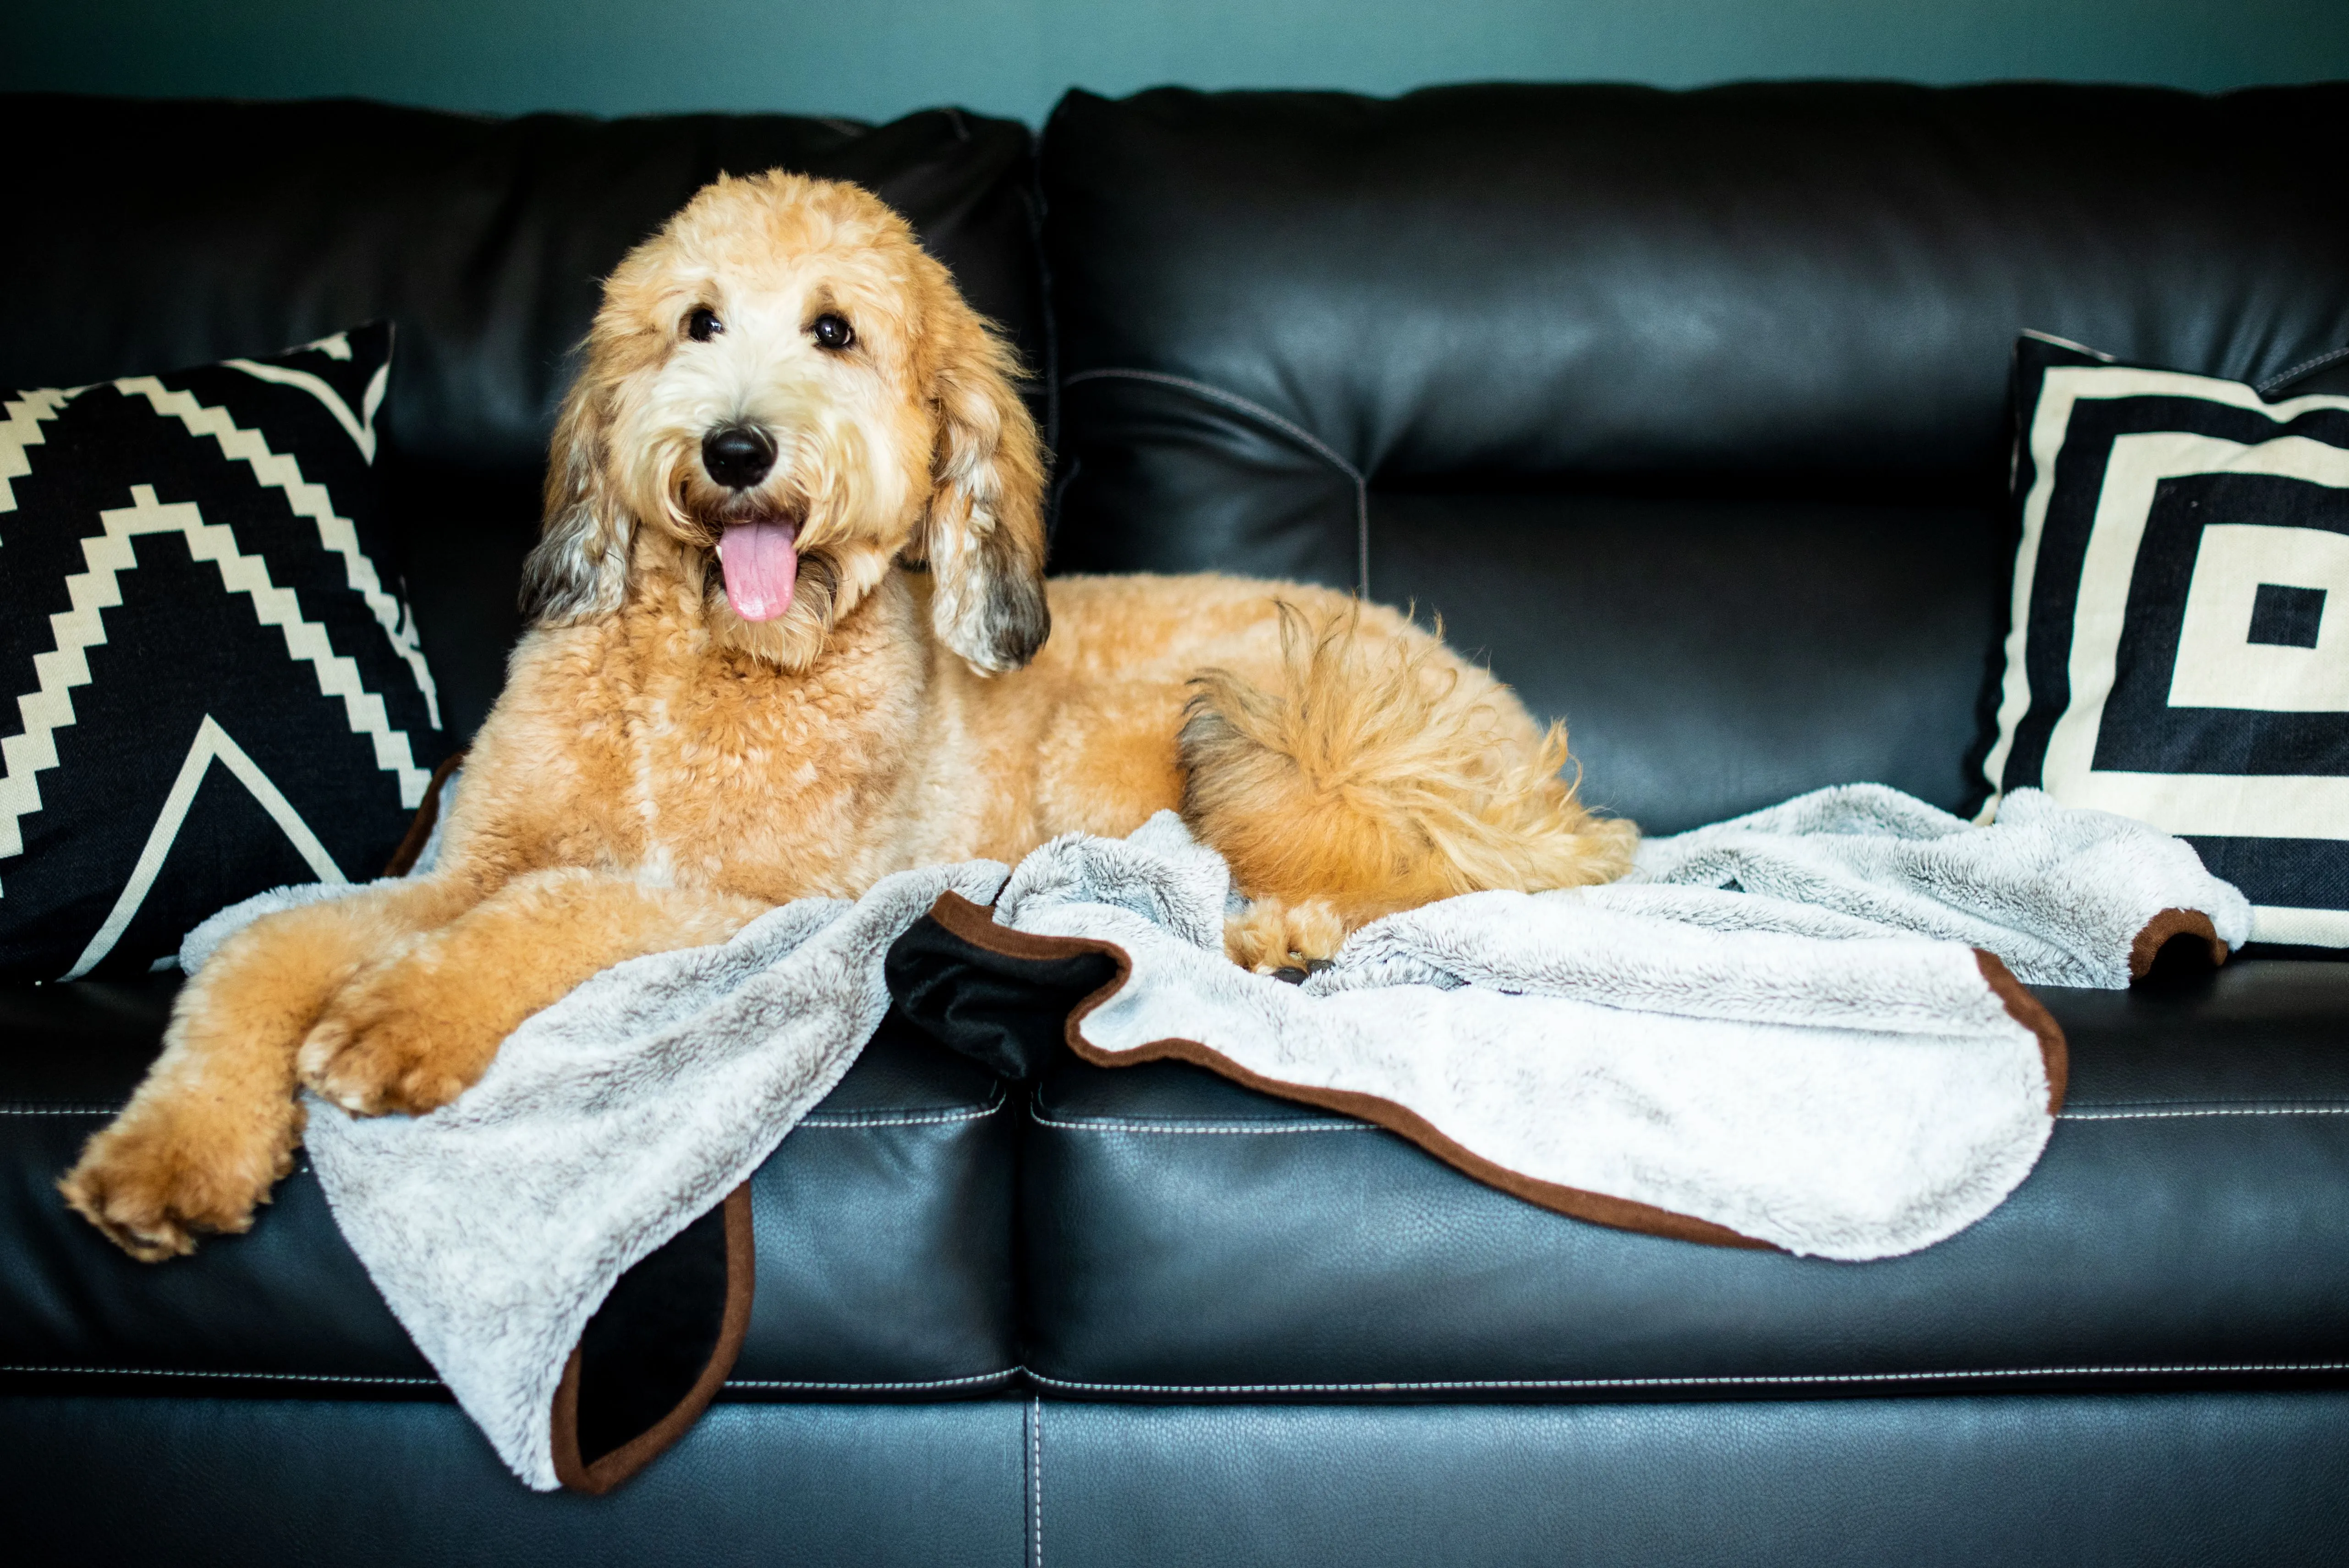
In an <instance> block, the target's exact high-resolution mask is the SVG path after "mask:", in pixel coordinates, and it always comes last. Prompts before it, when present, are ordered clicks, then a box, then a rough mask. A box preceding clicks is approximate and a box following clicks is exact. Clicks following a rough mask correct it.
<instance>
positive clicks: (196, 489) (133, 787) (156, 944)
mask: <svg viewBox="0 0 2349 1568" xmlns="http://www.w3.org/2000/svg"><path fill="white" fill-rule="evenodd" d="M391 336H392V335H391V328H390V327H389V326H388V325H373V326H367V327H360V328H357V329H355V330H353V331H350V332H347V333H340V334H337V335H335V336H333V337H329V338H325V339H322V340H320V341H319V342H317V343H314V344H311V345H309V346H306V347H304V348H300V349H295V350H293V351H291V352H288V353H286V354H283V355H280V356H277V357H275V358H273V359H264V360H248V359H232V360H228V361H226V362H224V363H222V364H219V365H212V366H203V367H202V368H200V369H194V370H185V371H181V372H178V373H177V374H173V375H168V376H142V377H128V378H125V379H123V380H120V381H115V382H110V383H107V384H103V385H99V386H94V387H76V388H73V389H70V390H42V391H31V392H20V393H16V394H15V395H13V396H8V397H5V398H0V763H5V771H0V976H5V977H7V978H11V979H19V980H22V979H55V978H59V977H72V976H78V975H87V974H90V973H93V972H98V973H106V972H109V971H121V970H142V969H146V968H148V967H150V966H151V965H156V964H157V963H158V962H159V961H160V960H164V959H166V958H167V957H168V955H169V954H172V953H174V952H176V951H177V949H178V946H179V942H180V938H181V934H183V933H185V932H186V931H187V930H188V929H189V927H191V926H192V925H193V924H195V923H197V922H198V921H201V920H202V919H203V918H204V917H205V916H206V915H209V914H211V913H212V912H213V911H215V910H217V909H219V908H221V907H222V906H223V905H225V904H228V903H233V902H235V901H236V900H238V899H242V898H245V897H248V896H250V895H251V894H253V893H254V892H260V891H262V890H263V889H265V888H268V887H272V886H275V885H278V884H280V883H285V882H316V881H321V880H323V881H326V882H343V881H348V880H356V879H363V878H366V877H370V876H373V875H375V874H377V872H378V871H380V869H381V868H382V866H383V863H384V861H385V860H386V858H387V857H388V856H389V854H390V853H391V851H393V850H394V849H395V848H396V847H397V846H398V842H399V840H400V835H401V834H402V832H403V831H405V830H406V828H407V826H408V823H409V817H410V814H411V813H412V812H413V811H414V810H415V809H416V807H417V805H418V803H419V801H421V800H422V799H423V798H424V793H425V789H426V786H427V785H428V783H429V781H430V779H431V771H432V768H433V765H434V764H435V763H436V762H437V761H439V760H440V751H441V749H442V745H441V738H440V703H439V698H438V696H436V694H435V693H434V690H433V686H432V675H431V671H430V669H429V667H428V666H427V665H426V664H425V662H424V654H423V650H422V649H421V647H420V646H419V644H418V639H417V634H416V623H415V618H414V616H413V615H412V614H410V613H409V609H408V606H407V605H406V603H403V602H402V600H401V598H400V596H399V593H398V584H397V583H396V582H389V581H387V580H386V577H385V573H384V572H383V570H382V569H381V568H380V566H379V565H378V562H381V561H382V560H383V559H384V556H383V553H382V551H381V548H380V545H381V541H380V538H379V536H378V530H379V528H380V526H381V519H380V517H379V515H378V513H379V511H380V501H379V487H378V481H377V474H376V464H375V459H376V456H377V438H376V415H377V412H378V409H379V408H380V407H382V404H383V397H384V389H385V387H386V385H387V381H388V377H389V374H390V370H391Z"/></svg>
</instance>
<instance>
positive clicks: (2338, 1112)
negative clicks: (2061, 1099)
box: [2055, 1105, 2349, 1121]
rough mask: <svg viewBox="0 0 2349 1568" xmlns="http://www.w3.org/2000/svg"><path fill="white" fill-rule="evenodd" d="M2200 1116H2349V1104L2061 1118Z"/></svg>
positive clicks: (2086, 1113) (2066, 1117) (2100, 1113)
mask: <svg viewBox="0 0 2349 1568" xmlns="http://www.w3.org/2000/svg"><path fill="white" fill-rule="evenodd" d="M2198 1116H2349V1105H2297V1106H2240V1107H2217V1108H2212V1109H2204V1110H2087V1111H2071V1110H2067V1111H2064V1112H2063V1113H2062V1114H2060V1115H2058V1116H2057V1117H2056V1118H2055V1119H2056V1120H2058V1121H2172V1120H2179V1119H2187V1118H2191V1117H2198Z"/></svg>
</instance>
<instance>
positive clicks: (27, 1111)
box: [0, 1105, 122, 1116]
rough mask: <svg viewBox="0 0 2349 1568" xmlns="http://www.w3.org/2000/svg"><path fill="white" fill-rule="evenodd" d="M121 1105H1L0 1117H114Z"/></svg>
mask: <svg viewBox="0 0 2349 1568" xmlns="http://www.w3.org/2000/svg"><path fill="white" fill-rule="evenodd" d="M120 1109H122V1108H121V1107H120V1106H119V1105H0V1116H112V1115H114V1114H115V1113H116V1112H118V1111H119V1110H120Z"/></svg>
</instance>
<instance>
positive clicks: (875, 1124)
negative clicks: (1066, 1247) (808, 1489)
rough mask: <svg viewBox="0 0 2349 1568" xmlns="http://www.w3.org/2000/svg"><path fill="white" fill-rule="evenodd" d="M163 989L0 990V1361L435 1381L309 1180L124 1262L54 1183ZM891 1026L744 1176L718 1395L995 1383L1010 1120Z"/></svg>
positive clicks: (70, 1371)
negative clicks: (231, 1219)
mask: <svg viewBox="0 0 2349 1568" xmlns="http://www.w3.org/2000/svg"><path fill="white" fill-rule="evenodd" d="M176 978H177V977H176V976H172V977H170V978H168V979H167V978H163V977H158V978H156V979H154V980H151V981H148V982H144V983H140V984H124V985H103V984H94V983H90V982H81V983H77V984H74V985H45V986H39V987H28V988H13V989H8V990H5V991H0V1370H5V1376H6V1377H7V1378H8V1379H9V1380H12V1381H15V1382H18V1383H23V1382H26V1381H27V1380H29V1381H31V1382H33V1383H35V1384H36V1385H37V1386H40V1387H52V1386H58V1385H69V1386H73V1387H99V1388H109V1389H115V1390H122V1391H128V1390H129V1389H130V1388H132V1387H137V1386H140V1385H142V1384H153V1385H159V1386H161V1387H167V1388H178V1389H179V1390H180V1391H182V1392H188V1391H192V1388H191V1387H190V1386H191V1385H192V1386H194V1387H202V1388H204V1389H208V1390H212V1391H227V1390H235V1389H246V1390H251V1389H261V1390H264V1391H281V1392H283V1391H297V1392H298V1391H308V1392H316V1393H322V1394H338V1395H347V1396H356V1397H372V1396H386V1397H399V1396H402V1395H420V1396H426V1397H430V1396H434V1395H437V1394H438V1392H439V1386H438V1383H437V1380H436V1379H435V1378H434V1377H433V1376H432V1371H431V1368H430V1367H429V1366H428V1365H427V1364H426V1363H425V1361H424V1360H423V1358H422V1357H421V1356H420V1355H419V1353H418V1352H417V1350H416V1348H415V1346H413V1345H412V1344H410V1343H409V1338H408V1336H407V1335H406V1333H405V1332H403V1331H402V1330H401V1328H400V1326H399V1325H398V1322H397V1321H396V1320H395V1319H394V1318H393V1317H392V1316H391V1314H390V1312H389V1310H388V1308H387V1307H386V1306H385V1305H384V1304H383V1301H382V1298H381V1297H380V1296H379V1295H377V1293H376V1290H375V1287H374V1285H373V1284H370V1283H369V1282H368V1280H367V1273H366V1271H365V1269H364V1268H362V1267H361V1266H360V1264H359V1262H358V1260H357V1257H355V1256H354V1255H353V1254H352V1253H351V1251H350V1249H349V1248H348V1247H347V1245H345V1244H344V1242H343V1239H342V1235H341V1233H340V1232H338V1231H337V1230H336V1228H335V1223H334V1218H333V1215H332V1214H331V1213H330V1212H328V1210H327V1206H326V1195H325V1193H324V1192H323V1191H321V1190H320V1188H319V1186H318V1182H317V1179H316V1176H314V1175H313V1174H312V1173H311V1172H310V1171H309V1169H308V1167H307V1166H306V1164H305V1165H303V1166H302V1167H301V1168H300V1169H298V1170H297V1171H296V1172H295V1174H294V1175H293V1176H292V1177H290V1178H288V1179H287V1180H286V1181H284V1182H282V1183H281V1184H280V1185H279V1187H278V1189H277V1192H276V1198H275V1202H274V1203H272V1204H271V1205H270V1206H269V1207H268V1208H266V1209H264V1210H263V1211H262V1212H261V1216H260V1219H259V1221H258V1222H257V1223H256V1224H255V1225H254V1229H253V1231H252V1232H251V1233H249V1234H247V1235H243V1236H232V1237H215V1238H212V1240H210V1241H208V1242H206V1243H204V1244H203V1245H202V1246H201V1247H200V1248H199V1249H198V1250H197V1252H196V1253H195V1255H194V1256H192V1257H188V1258H180V1259H175V1260H173V1261H171V1262H170V1263H166V1264H139V1263H133V1262H132V1261H131V1260H130V1259H129V1258H128V1257H125V1256H124V1255H123V1254H122V1253H119V1252H117V1251H116V1250H115V1249H114V1247H113V1246H112V1245H110V1244H109V1243H107V1242H106V1241H105V1240H104V1239H103V1238H102V1237H100V1236H99V1235H98V1233H97V1232H96V1231H95V1230H93V1229H91V1228H90V1226H89V1225H88V1224H87V1223H85V1222H83V1221H82V1220H81V1219H80V1218H79V1217H78V1215H75V1214H73V1213H71V1212H68V1211H67V1208H66V1206H65V1204H64V1202H63V1201H62V1200H61V1199H59V1198H58V1196H57V1192H56V1191H55V1188H54V1185H53V1184H54V1183H55V1181H56V1180H57V1177H58V1176H59V1175H60V1174H61V1173H62V1172H63V1171H65V1170H66V1169H67V1167H68V1166H69V1165H71V1164H72V1162H73V1161H74V1159H75V1157H76V1155H77V1153H78V1150H79V1149H80V1147H81V1144H82V1141H83V1140H85V1139H86V1138H88V1136H89V1135H90V1134H91V1133H92V1132H95V1131H96V1130H98V1129H99V1128H100V1127H102V1126H104V1125H105V1123H106V1120H107V1119H108V1118H109V1116H111V1115H112V1114H113V1111H114V1109H116V1108H118V1107H119V1105H120V1104H121V1103H122V1102H123V1100H124V1099H125V1098H126V1097H127V1096H128V1094H129V1090H130V1088H131V1087H132V1086H133V1085H134V1084H135V1083H136V1082H137V1081H138V1079H139V1078H140V1075H141V1074H142V1073H143V1072H144V1070H145V1068H146V1065H147V1063H148V1061H149V1060H150V1059H151V1057H153V1055H154V1052H155V1049H156V1047H157V1043H158V1041H159V1039H160V1034H161V1029H162V1025H163V1020H164V1017H165V1015H166V1012H167V1010H168V1008H169V1006H170V1002H171V992H172V989H173V982H174V981H175V980H176ZM1015 1114H1016V1112H1015V1111H1014V1110H1013V1109H1008V1106H1007V1100H1006V1096H1005V1090H1004V1088H1003V1087H1002V1085H1001V1084H1000V1083H999V1081H998V1080H997V1079H996V1078H993V1077H992V1076H991V1075H989V1074H988V1073H986V1072H984V1071H982V1070H980V1069H979V1068H976V1067H974V1066H972V1065H970V1064H969V1063H968V1062H966V1061H964V1060H963V1059H961V1058H960V1057H955V1056H953V1055H951V1054H950V1053H948V1052H947V1051H945V1050H943V1049H942V1048H940V1047H936V1046H935V1045H933V1044H932V1043H930V1042H929V1041H928V1040H927V1039H926V1037H922V1036H920V1035H918V1034H916V1033H915V1032H913V1031H912V1030H910V1029H907V1028H905V1027H904V1026H900V1025H898V1024H897V1023H895V1021H894V1020H893V1021H892V1022H890V1023H889V1024H886V1025H885V1026H884V1027H883V1028H882V1030H881V1032H880V1033H879V1034H878V1035H877V1036H876V1037H874V1041H873V1043H872V1044H871V1045H870V1046H868V1047H866V1049H865V1052H864V1057H862V1058H861V1059H860V1060H859V1061H858V1062H857V1064H856V1066H855V1067H854V1068H853V1069H851V1071H850V1073H849V1075H848V1077H847V1078H845V1079H843V1081H842V1083H841V1084H840V1087H839V1088H836V1089H834V1090H833V1093H832V1095H831V1097H830V1098H829V1099H826V1100H825V1101H824V1102H823V1105H821V1106H820V1107H818V1108H817V1109H816V1110H815V1111H814V1112H812V1113H811V1114H810V1115H809V1117H808V1118H807V1119H806V1120H805V1121H803V1122H802V1124H801V1125H800V1127H799V1128H798V1129H797V1130H794V1131H793V1132H792V1135H791V1136H790V1137H788V1138H786V1139H785V1140H783V1143H782V1146H781V1148H780V1149H779V1150H776V1152H775V1154H774V1155H773V1156H772V1157H771V1158H770V1159H769V1160H768V1161H767V1162H766V1163H765V1164H764V1165H762V1166H761V1167H760V1169H759V1171H758V1172H757V1174H756V1175H754V1176H753V1177H752V1178H751V1182H750V1196H751V1208H752V1216H753V1231H754V1234H755V1238H756V1247H757V1260H758V1273H757V1279H756V1284H755V1287H754V1295H753V1303H752V1308H751V1321H750V1334H749V1337H748V1339H747V1340H746V1341H745V1343H744V1345H743V1348H742V1352H741V1355H740V1357H739V1358H738V1359H737V1360H736V1362H735V1366H734V1369H733V1373H732V1376H731V1377H730V1380H729V1383H728V1393H729V1394H730V1396H733V1397H749V1398H759V1397H769V1398H835V1399H837V1398H849V1399H857V1398H952V1397H957V1396H960V1395H963V1394H975V1393H982V1392H984V1391H986V1390H987V1389H988V1388H989V1387H996V1386H999V1385H1000V1384H1001V1383H1003V1382H1004V1381H1006V1380H1008V1379H1009V1377H1010V1376H1011V1375H1012V1370H1013V1368H1015V1367H1017V1365H1018V1363H1019V1354H1018V1351H1017V1349H1016V1348H1015V1344H1014V1339H1013V1332H1014V1325H1013V1306H1012V1283H1013V1282H1012V1270H1011V1256H1012V1243H1011V1224H1012V1212H1011V1210H1012V1162H1013V1154H1014V1149H1013V1143H1014V1135H1015V1129H1014V1125H1013V1122H1014V1115H1015Z"/></svg>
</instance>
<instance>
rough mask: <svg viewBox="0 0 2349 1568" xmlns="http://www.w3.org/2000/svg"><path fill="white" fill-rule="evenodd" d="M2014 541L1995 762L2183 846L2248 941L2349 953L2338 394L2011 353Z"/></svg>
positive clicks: (1998, 788) (2010, 775)
mask: <svg viewBox="0 0 2349 1568" xmlns="http://www.w3.org/2000/svg"><path fill="white" fill-rule="evenodd" d="M2015 366H2016V386H2015V393H2016V397H2015V403H2016V408H2017V410H2018V418H2019V420H2020V427H2019V428H2018V430H2017V433H2016V443H2015V447H2016V455H2015V478H2014V494H2015V503H2016V507H2017V510H2018V511H2019V513H2020V521H2021V527H2022V543H2021V546H2020V549H2019V551H2018V552H2017V554H2016V557H2015V570H2014V602H2013V621H2012V623H2011V630H2010V631H2009V632H2008V634H2007V640H2006V671H2005V677H2004V682H2003V685H2002V689H2001V691H2000V693H1999V707H1998V734H1997V738H1996V740H1995V742H1994V743H1993V745H1992V748H1991V751H1990V755H1989V758H1988V760H1987V762H1986V764H1985V767H1984V772H1985V773H1986V774H1987V776H1988V778H1989V780H1990V785H1991V789H1992V797H1991V805H1990V806H1989V807H1988V808H1985V816H1987V815H1988V814H1989V813H1990V812H1992V811H1994V810H1996V805H1997V800H1998V797H1999V794H2000V793H2001V792H2002V791H2004V790H2009V789H2022V788H2023V787H2025V786H2029V785H2035V786H2037V787H2039V788H2041V789H2045V790H2046V791H2047V792H2048V793H2049V794H2051V795H2053V796H2054V798H2055V799H2058V800H2060V801H2062V802H2064V804H2065V805H2070V806H2088V807H2095V808H2097V809H2099V810H2107V811H2116V812H2120V813H2123V814H2125V815H2127V816H2131V817H2136V818H2138V819H2140V820H2144V821H2147V822H2150V823H2152V824H2153V825H2154V826H2155V827H2158V828H2162V829H2165V830H2168V831H2170V832H2173V833H2176V834H2178V835H2179V836H2180V837H2182V838H2184V839H2185V840H2186V841H2188V842H2189V843H2191V844H2192V845H2193V846H2194V847H2195V849H2196V851H2198V852H2199V853H2200V855H2201V857H2202V861H2203V863H2204V864H2205V865H2207V866H2209V868H2210V870H2211V871H2212V872H2214V873H2216V874H2217V875H2219V876H2221V877H2224V878H2226V879H2227V880H2228V881H2230V882H2234V883H2235V884H2236V885H2237V886H2239V887H2240V888H2241V889H2242V890H2243V892H2244V893H2245V894H2246V895H2248V896H2249V897H2250V899H2251V904H2252V920H2251V937H2252V940H2254V941H2258V942H2275V943H2292V944H2308V945H2313V946H2327V947H2349V397H2317V396H2309V397H2285V398H2282V399H2281V400H2279V401H2276V402H2272V403H2271V402H2269V401H2268V400H2267V399H2266V398H2265V397H2261V394H2260V393H2259V392H2258V391H2257V390H2256V389H2254V388H2252V387H2247V386H2243V385H2241V384H2240V383H2238V382H2233V381H2223V380H2214V379H2212V378H2210V377H2202V376H2188V375H2183V374H2180V373H2178V372H2176V371H2169V370H2155V369H2147V368H2144V367H2141V366H2131V365H2121V364H2116V363H2114V362H2112V361H2110V360H2109V359H2107V358H2106V357H2104V356H2099V355H2096V354H2095V353H2093V352H2091V351H2089V350H2086V349H2083V348H2081V347H2080V346H2077V345H2075V344H2066V343H2063V342H2061V341H2059V340H2056V339H2052V338H2044V337H2040V336H2037V335H2031V336H2026V337H2025V338H2024V340H2023V343H2022V344H2021V345H2020V346H2019V347H2018V348H2017V350H2016V358H2015Z"/></svg>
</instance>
